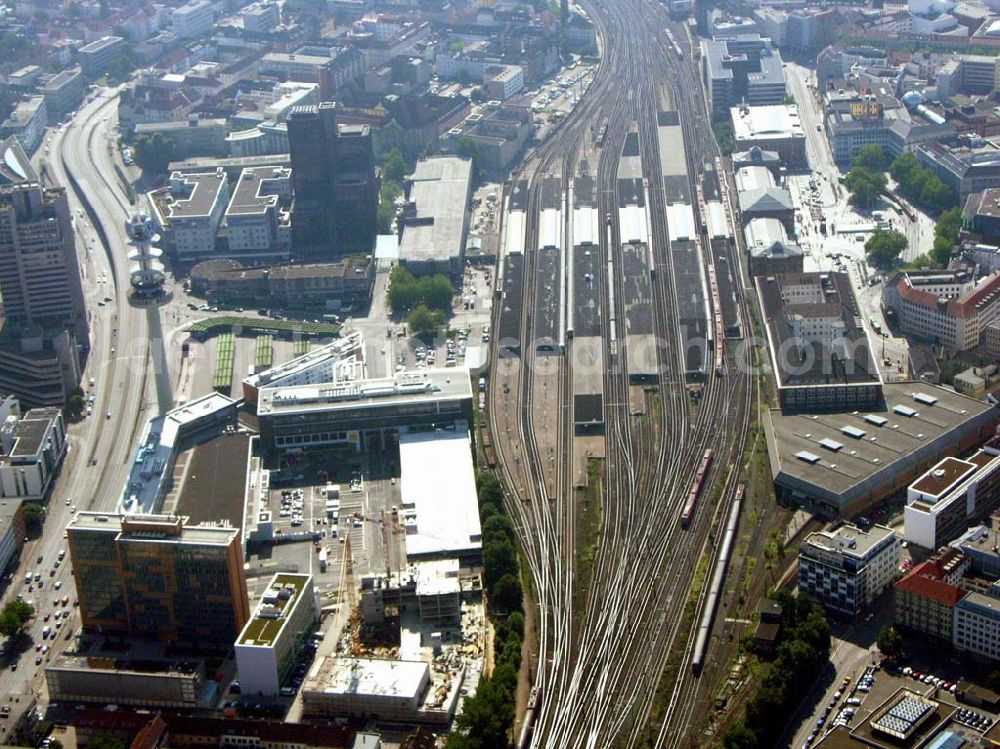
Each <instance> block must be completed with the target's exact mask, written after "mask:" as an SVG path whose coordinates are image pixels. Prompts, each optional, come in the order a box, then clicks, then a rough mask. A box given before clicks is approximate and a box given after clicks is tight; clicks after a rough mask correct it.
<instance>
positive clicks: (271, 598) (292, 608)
mask: <svg viewBox="0 0 1000 749" xmlns="http://www.w3.org/2000/svg"><path fill="white" fill-rule="evenodd" d="M318 620H319V610H318V609H317V606H316V590H315V588H314V587H313V578H312V575H297V574H290V573H279V574H277V575H275V576H274V577H273V578H271V582H270V584H269V585H268V587H267V590H265V591H264V594H263V595H262V596H261V599H260V603H259V604H258V605H257V609H256V611H254V613H253V616H252V617H251V618H250V621H248V622H247V624H246V626H245V627H244V628H243V631H242V632H240V635H239V637H238V638H237V639H236V668H237V669H238V671H239V674H240V693H241V694H244V695H247V696H248V697H255V696H258V695H259V696H262V697H272V698H273V697H277V696H278V694H279V693H280V690H281V685H282V684H283V683H284V681H285V679H286V678H287V677H288V674H289V673H290V672H291V670H292V667H293V666H294V665H295V663H296V661H297V659H298V657H299V653H300V652H301V650H302V647H303V646H304V645H305V643H306V640H307V639H308V637H309V635H310V634H311V633H312V631H313V630H314V629H315V628H316V623H317V621H318Z"/></svg>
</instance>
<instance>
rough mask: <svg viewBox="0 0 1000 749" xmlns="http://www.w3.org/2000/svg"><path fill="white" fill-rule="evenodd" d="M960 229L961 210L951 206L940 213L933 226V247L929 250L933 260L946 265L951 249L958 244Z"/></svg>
mask: <svg viewBox="0 0 1000 749" xmlns="http://www.w3.org/2000/svg"><path fill="white" fill-rule="evenodd" d="M961 230H962V211H961V210H960V209H958V208H951V209H949V210H947V211H945V212H944V213H942V214H941V216H940V218H938V222H937V224H936V225H935V226H934V249H933V250H932V251H931V255H932V256H933V258H934V260H935V262H937V263H938V264H939V265H942V266H947V265H948V261H949V260H950V259H951V251H952V249H954V247H955V245H956V244H958V238H959V233H960V232H961Z"/></svg>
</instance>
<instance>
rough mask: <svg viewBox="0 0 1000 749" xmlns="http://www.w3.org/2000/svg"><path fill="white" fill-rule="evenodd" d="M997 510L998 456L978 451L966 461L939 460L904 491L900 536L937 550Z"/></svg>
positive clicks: (999, 487)
mask: <svg viewBox="0 0 1000 749" xmlns="http://www.w3.org/2000/svg"><path fill="white" fill-rule="evenodd" d="M998 508H1000V456H997V455H996V454H992V455H991V454H989V453H987V452H986V451H984V450H980V451H978V452H977V453H976V454H975V455H972V456H971V457H969V458H968V459H966V460H961V459H959V458H953V457H948V458H942V459H941V460H940V461H938V462H937V463H936V464H935V465H934V466H933V467H932V468H931V469H930V470H928V471H927V472H926V473H925V474H924V475H922V476H921V477H920V478H918V479H917V480H916V481H914V482H913V483H912V484H910V486H909V488H908V489H907V497H906V508H905V510H904V511H903V520H904V529H905V530H904V535H905V538H906V540H907V541H908V542H909V543H911V544H916V545H917V546H922V547H924V548H925V549H931V550H934V549H937V548H939V547H940V546H943V545H944V544H946V543H949V542H950V541H952V540H953V539H955V538H958V537H959V536H960V535H962V534H963V533H964V532H965V530H966V529H967V528H968V527H969V526H971V525H976V524H977V523H979V522H982V521H984V520H986V519H987V518H988V517H989V516H990V515H991V514H992V513H993V512H995V511H996V510H997V509H998Z"/></svg>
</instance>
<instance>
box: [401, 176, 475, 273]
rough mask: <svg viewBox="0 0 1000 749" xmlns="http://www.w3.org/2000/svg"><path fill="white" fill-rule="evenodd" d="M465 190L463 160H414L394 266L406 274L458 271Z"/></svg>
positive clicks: (464, 232)
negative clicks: (399, 264) (401, 267)
mask: <svg viewBox="0 0 1000 749" xmlns="http://www.w3.org/2000/svg"><path fill="white" fill-rule="evenodd" d="M471 189H472V162H471V161H470V160H469V159H463V158H459V157H457V156H432V157H430V158H427V159H421V160H420V161H418V162H417V165H416V169H415V171H414V172H413V174H411V175H410V176H409V177H407V180H406V205H405V206H404V209H403V215H402V219H401V221H400V226H401V227H402V239H401V241H400V251H399V257H400V262H402V263H403V264H405V265H406V267H407V269H408V270H409V271H410V272H411V273H413V274H414V275H418V276H419V275H430V274H433V273H444V274H445V275H448V276H452V277H457V276H459V275H460V274H461V273H462V268H463V265H464V261H463V253H464V250H465V240H466V235H467V234H468V230H469V200H470V198H471Z"/></svg>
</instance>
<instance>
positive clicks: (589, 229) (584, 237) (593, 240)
mask: <svg viewBox="0 0 1000 749" xmlns="http://www.w3.org/2000/svg"><path fill="white" fill-rule="evenodd" d="M599 215H600V214H598V212H597V208H595V207H594V206H592V205H581V206H578V207H577V208H576V209H574V211H573V246H574V247H579V246H580V245H582V244H598V243H599V242H600V231H601V228H600V223H601V222H600V219H599V218H598V216H599Z"/></svg>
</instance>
